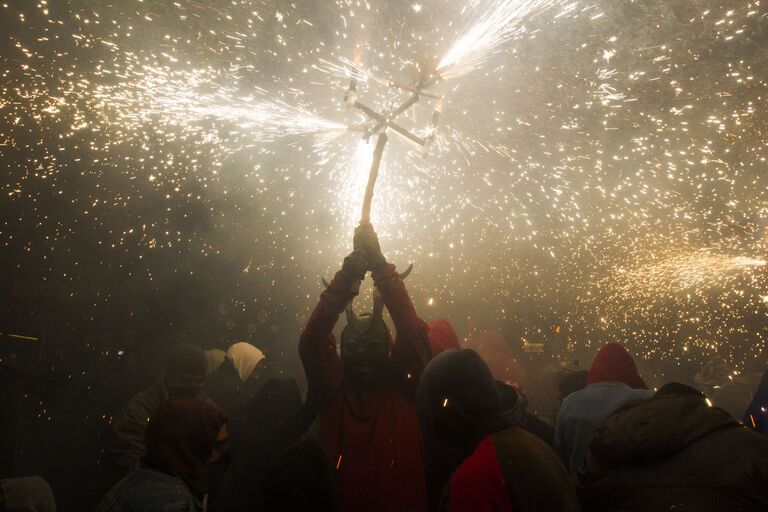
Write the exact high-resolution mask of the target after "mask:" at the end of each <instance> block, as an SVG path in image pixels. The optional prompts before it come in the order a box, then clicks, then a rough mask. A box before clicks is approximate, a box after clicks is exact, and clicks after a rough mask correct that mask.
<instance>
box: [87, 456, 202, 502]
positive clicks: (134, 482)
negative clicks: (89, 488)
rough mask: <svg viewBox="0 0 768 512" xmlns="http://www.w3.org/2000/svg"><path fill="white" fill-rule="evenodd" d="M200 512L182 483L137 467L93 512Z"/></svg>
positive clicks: (154, 470)
mask: <svg viewBox="0 0 768 512" xmlns="http://www.w3.org/2000/svg"><path fill="white" fill-rule="evenodd" d="M166 510H167V511H171V510H172V511H174V512H177V511H178V512H202V511H203V504H202V502H201V501H200V500H198V499H196V498H195V497H194V496H193V495H192V493H191V492H190V491H189V488H188V487H187V486H186V485H185V484H184V481H183V480H182V479H181V478H179V477H178V476H176V475H173V474H170V473H166V472H165V471H160V470H158V469H153V468H150V467H146V466H139V467H138V468H136V469H135V470H134V471H132V472H131V473H130V474H129V475H128V476H127V477H125V478H123V479H122V480H120V482H118V483H117V485H115V486H114V487H113V488H112V489H110V490H109V492H108V493H107V494H106V495H105V496H104V499H103V500H102V501H101V503H100V504H99V506H98V507H96V510H95V512H157V511H166Z"/></svg>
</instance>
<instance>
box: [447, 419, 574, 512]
mask: <svg viewBox="0 0 768 512" xmlns="http://www.w3.org/2000/svg"><path fill="white" fill-rule="evenodd" d="M440 508H441V510H444V511H451V512H461V511H467V512H481V511H489V512H490V511H498V512H503V511H509V512H512V511H514V512H519V511H542V512H544V511H546V512H570V511H573V512H576V511H578V510H580V509H579V505H578V500H577V498H576V493H575V491H574V488H573V483H572V481H571V478H570V476H569V474H568V471H566V469H565V467H563V464H562V463H561V462H560V460H559V459H558V457H557V455H555V453H554V452H553V451H552V449H551V448H550V447H549V446H547V444H546V443H545V442H544V441H542V440H541V439H539V438H538V437H536V436H535V435H533V434H530V433H528V432H526V431H525V430H523V429H522V428H519V427H510V428H508V429H506V430H502V431H501V432H497V433H495V434H492V435H489V436H487V437H486V438H485V439H483V440H482V441H481V442H480V444H479V445H478V447H477V449H476V450H475V451H474V452H473V453H472V455H470V456H469V457H468V458H467V459H466V460H465V461H464V462H463V463H462V464H461V465H460V466H459V467H458V468H457V469H456V471H455V472H454V474H453V476H452V477H451V482H450V486H449V488H448V489H447V490H446V492H445V495H444V498H443V502H442V504H441V507H440Z"/></svg>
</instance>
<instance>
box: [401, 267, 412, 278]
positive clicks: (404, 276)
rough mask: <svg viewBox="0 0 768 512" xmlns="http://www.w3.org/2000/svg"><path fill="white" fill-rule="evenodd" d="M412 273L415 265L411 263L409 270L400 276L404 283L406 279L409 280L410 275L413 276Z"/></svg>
mask: <svg viewBox="0 0 768 512" xmlns="http://www.w3.org/2000/svg"><path fill="white" fill-rule="evenodd" d="M411 271H413V263H411V264H410V265H408V268H407V269H405V272H403V273H402V274H400V279H402V280H403V281H405V279H406V278H407V277H408V276H409V275H411Z"/></svg>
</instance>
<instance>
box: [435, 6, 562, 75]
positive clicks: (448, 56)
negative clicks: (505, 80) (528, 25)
mask: <svg viewBox="0 0 768 512" xmlns="http://www.w3.org/2000/svg"><path fill="white" fill-rule="evenodd" d="M560 3H562V1H561V0H491V1H489V2H487V5H486V6H485V8H484V9H483V10H482V11H481V12H480V13H474V11H475V10H479V9H480V7H476V5H478V4H473V5H472V6H470V9H469V12H470V13H471V15H473V17H474V19H473V20H472V21H470V22H468V23H467V25H468V26H469V28H467V29H466V30H465V32H464V34H463V35H461V36H460V37H459V38H458V39H457V40H456V41H455V42H454V43H453V45H452V46H451V47H450V49H449V50H448V51H447V52H446V53H445V55H443V57H442V59H440V63H439V64H438V65H437V70H436V71H437V74H438V75H439V76H440V77H441V78H442V79H445V80H447V79H451V78H458V77H460V76H463V75H465V74H467V73H469V72H471V71H474V70H475V69H477V68H479V67H480V66H481V65H483V64H484V63H485V62H486V61H487V60H488V57H490V55H492V54H493V52H494V51H496V50H498V48H499V47H500V46H501V45H503V44H504V43H506V42H507V41H509V40H510V39H513V38H515V37H516V36H518V35H520V34H521V33H523V32H524V31H525V30H526V29H525V26H524V25H523V23H522V22H523V21H525V20H528V19H530V18H531V17H532V16H535V15H536V14H538V13H540V12H542V11H544V10H546V9H549V8H552V7H555V6H557V5H558V4H560Z"/></svg>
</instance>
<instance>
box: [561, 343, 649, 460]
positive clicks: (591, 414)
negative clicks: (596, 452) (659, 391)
mask: <svg viewBox="0 0 768 512" xmlns="http://www.w3.org/2000/svg"><path fill="white" fill-rule="evenodd" d="M652 395H653V393H652V392H651V391H648V389H647V386H646V385H645V381H644V380H643V379H642V377H640V375H639V374H638V372H637V366H636V365H635V362H634V361H633V360H632V356H630V355H629V352H627V350H626V349H625V348H624V347H622V346H621V345H619V344H618V343H608V344H607V345H605V346H604V347H603V348H601V349H600V351H599V352H598V353H597V355H596V356H595V359H594V360H593V361H592V366H591V367H590V368H589V375H588V376H587V386H586V387H585V388H584V389H582V390H580V391H576V392H574V393H571V394H570V395H568V396H567V397H566V398H565V399H564V400H563V403H562V405H561V406H560V411H559V412H558V414H557V422H556V424H555V439H554V445H555V450H556V451H557V453H558V455H560V458H561V459H562V460H563V462H564V463H565V465H566V466H567V467H568V469H569V470H570V471H571V472H576V471H578V469H579V468H580V467H581V465H582V464H584V458H585V457H586V455H587V450H588V448H589V442H590V440H591V439H592V434H593V433H594V431H595V428H597V426H598V425H599V424H600V422H602V421H603V420H604V419H605V418H606V417H607V416H608V415H609V414H611V413H612V412H613V411H615V410H616V409H618V408H619V407H620V406H621V405H623V404H625V403H627V402H631V401H634V400H642V399H644V398H650V397H651V396H652Z"/></svg>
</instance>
